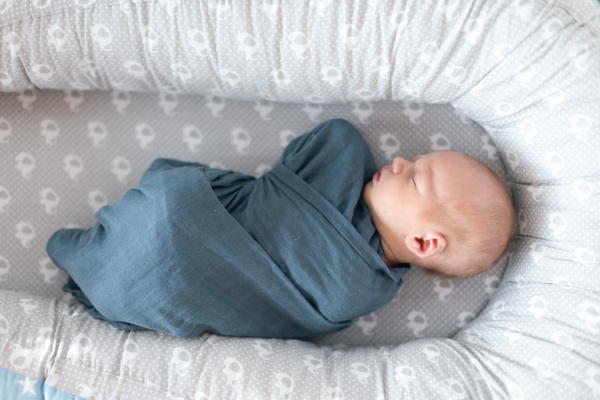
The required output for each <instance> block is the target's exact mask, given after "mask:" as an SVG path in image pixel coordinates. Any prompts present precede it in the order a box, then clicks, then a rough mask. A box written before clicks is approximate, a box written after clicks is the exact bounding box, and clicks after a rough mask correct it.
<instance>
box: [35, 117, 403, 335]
mask: <svg viewBox="0 0 600 400" xmlns="http://www.w3.org/2000/svg"><path fill="white" fill-rule="evenodd" d="M376 171H377V169H376V166H375V161H374V159H373V155H372V154H371V151H370V150H369V147H368V145H367V144H366V142H365V141H364V139H363V138H362V136H361V134H360V133H359V132H358V130H356V128H355V127H354V126H353V125H352V124H351V123H350V122H348V121H345V120H342V119H336V120H330V121H326V122H324V123H322V124H320V125H319V126H317V127H316V128H315V129H314V130H313V131H312V132H309V133H306V134H304V135H302V136H300V137H298V138H296V139H294V140H293V141H292V142H290V144H289V145H288V146H287V147H286V148H285V150H284V152H283V154H282V156H281V160H280V162H279V163H278V164H276V165H275V166H274V167H273V169H272V170H271V171H270V172H269V173H267V174H265V175H263V176H261V177H260V178H258V179H256V178H254V177H251V176H248V175H243V174H239V173H235V172H232V171H226V170H221V169H217V168H210V167H208V166H206V165H203V164H198V163H191V162H183V161H178V160H171V159H161V158H159V159H156V160H155V161H154V162H153V163H152V165H151V166H150V168H149V169H148V170H147V171H146V172H145V173H144V175H143V176H142V179H141V180H140V185H139V186H138V187H134V188H132V189H130V190H129V191H127V192H126V193H125V195H123V197H122V198H121V199H120V200H118V201H117V202H115V204H113V205H112V206H104V207H102V208H101V209H100V210H98V212H97V213H96V218H97V220H98V223H97V224H96V225H95V226H94V227H92V228H90V229H87V230H82V229H62V230H59V231H57V232H55V233H54V234H53V235H52V236H51V237H50V240H49V241H48V243H47V251H48V255H49V256H50V258H51V259H52V261H53V262H54V263H55V264H56V265H57V266H58V267H59V268H61V269H63V270H65V271H67V272H68V273H69V274H70V276H71V277H70V279H69V282H68V283H67V284H66V285H65V287H64V290H65V291H68V292H70V293H71V294H73V296H74V297H75V298H77V299H79V300H80V301H81V302H82V303H83V304H84V305H85V306H86V308H87V309H88V311H89V312H90V314H92V315H93V316H94V317H96V318H100V319H105V320H107V321H108V322H109V323H111V324H112V325H113V326H115V327H117V328H120V329H140V328H148V329H154V330H158V331H162V332H167V333H169V334H172V335H174V336H178V337H194V336H198V335H201V334H202V333H204V332H206V331H210V332H215V333H219V334H223V335H235V336H253V337H274V338H296V337H306V336H314V335H318V334H325V333H329V332H334V331H338V330H340V329H343V328H346V327H348V326H350V324H351V319H353V318H357V317H359V316H361V315H366V314H369V313H370V312H372V311H374V310H376V309H378V308H380V307H381V306H383V305H384V304H386V303H387V302H389V301H390V300H391V299H392V298H393V297H394V295H395V294H396V292H397V291H398V289H399V288H400V285H401V284H402V275H403V274H404V273H406V272H407V271H408V269H409V268H410V265H409V264H400V265H399V266H398V267H395V268H392V269H389V268H387V266H386V265H385V263H384V262H383V260H382V258H381V256H382V254H383V250H382V247H381V240H380V236H379V234H378V232H377V230H376V229H375V227H374V225H373V223H372V221H371V216H370V214H369V211H368V209H367V207H366V205H365V203H364V201H363V200H362V196H361V194H362V188H363V186H364V184H365V183H367V182H368V181H369V180H370V179H371V177H372V175H373V174H374V173H375V172H376Z"/></svg>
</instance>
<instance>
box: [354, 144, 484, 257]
mask: <svg viewBox="0 0 600 400" xmlns="http://www.w3.org/2000/svg"><path fill="white" fill-rule="evenodd" d="M477 169H478V168H477V167H476V166H474V164H473V163H472V162H470V161H469V159H468V157H466V156H465V155H464V154H462V153H458V152H455V151H436V152H433V153H429V154H425V155H418V156H415V157H414V158H413V159H412V160H411V161H408V160H406V159H404V158H402V157H397V158H395V159H394V160H393V162H392V164H390V165H386V166H385V167H383V168H382V169H381V171H380V172H377V173H375V175H374V176H373V180H372V181H371V182H369V183H367V185H366V186H365V188H364V192H363V199H364V200H365V202H366V204H367V206H368V208H369V211H370V212H371V216H372V219H373V222H374V224H375V226H376V228H377V230H378V231H379V232H380V234H381V235H382V237H383V238H384V239H385V240H386V242H387V243H388V246H394V245H395V244H398V240H400V241H404V238H405V237H406V235H407V234H408V233H410V232H414V231H415V230H424V229H437V226H436V218H435V217H436V210H438V209H439V208H440V206H441V205H442V204H444V203H445V202H447V201H450V200H451V201H469V202H473V203H472V204H478V202H484V201H486V197H487V196H486V195H485V193H486V192H487V189H488V186H489V187H490V188H491V187H492V186H490V185H492V182H491V181H490V182H488V181H486V180H482V179H481V175H480V174H477V172H478V171H477ZM491 192H492V193H493V192H495V190H491ZM394 239H396V240H397V241H396V243H395V244H394V241H393V240H394Z"/></svg>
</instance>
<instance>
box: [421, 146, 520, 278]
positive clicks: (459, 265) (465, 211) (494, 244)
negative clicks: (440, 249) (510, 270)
mask: <svg viewBox="0 0 600 400" xmlns="http://www.w3.org/2000/svg"><path fill="white" fill-rule="evenodd" d="M470 158H472V157H470ZM472 161H473V162H474V163H476V164H477V165H478V166H479V167H484V168H483V169H482V171H483V172H484V173H486V174H487V175H488V176H491V177H492V178H493V179H494V181H495V183H496V184H497V185H499V187H501V188H502V189H503V190H502V195H501V198H500V199H498V200H499V201H494V202H490V203H487V204H486V205H485V206H483V207H479V208H478V209H474V208H472V207H470V204H467V203H465V202H460V201H459V202H451V203H447V204H444V205H443V206H442V207H441V208H440V212H441V215H442V220H449V221H450V223H449V224H445V225H446V226H447V228H448V229H447V231H446V235H447V236H448V239H449V240H450V242H452V243H462V244H461V245H460V247H462V249H461V250H453V251H451V253H453V256H454V257H455V259H452V257H451V256H450V255H449V254H448V255H446V258H445V260H444V263H445V264H446V265H450V266H452V268H451V269H452V270H453V271H462V272H461V273H460V274H457V275H451V274H448V273H444V272H441V271H439V270H438V268H435V267H433V266H427V267H428V268H424V269H425V272H426V273H428V274H432V275H436V276H438V277H441V278H463V279H467V278H472V277H474V276H476V275H479V274H480V273H482V272H484V271H487V270H488V269H489V268H491V267H492V266H493V265H494V264H496V263H497V262H498V261H499V260H500V259H501V258H502V257H503V256H504V255H505V254H506V253H507V251H508V249H509V246H510V243H511V242H512V240H513V238H514V236H515V234H516V231H517V214H516V212H515V209H514V207H513V204H512V198H511V196H510V194H509V192H508V190H507V189H506V186H505V185H504V182H503V181H502V178H500V176H498V174H497V173H496V172H495V171H494V170H492V169H491V168H490V167H488V166H487V165H485V164H484V163H482V162H481V161H479V160H477V159H475V158H472ZM505 208H508V210H509V215H508V222H507V220H506V217H507V215H506V211H505V210H504V209H505ZM483 218H485V221H486V224H487V225H488V226H490V227H493V230H489V229H488V230H484V231H483V234H482V235H478V236H475V235H474V234H473V231H472V228H473V226H474V225H476V224H478V223H480V222H481V221H482V219H483ZM498 229H500V230H501V232H500V234H498ZM498 237H502V241H501V242H500V243H501V244H502V245H503V247H502V249H501V251H500V249H499V248H498V243H499V240H498ZM490 248H491V249H495V251H494V253H498V255H497V256H496V258H495V259H494V261H493V262H492V263H490V262H489V261H488V260H489V249H490ZM456 251H459V252H460V254H456ZM466 258H468V259H469V261H467V262H465V259H466Z"/></svg>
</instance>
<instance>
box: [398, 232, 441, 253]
mask: <svg viewBox="0 0 600 400" xmlns="http://www.w3.org/2000/svg"><path fill="white" fill-rule="evenodd" d="M405 244H406V247H408V249H409V250H410V251H412V252H413V253H414V254H415V255H416V256H417V257H419V258H427V257H431V256H433V255H435V254H438V253H441V252H442V250H444V248H445V247H446V238H445V237H444V235H442V234H441V233H440V232H437V231H433V230H430V231H426V232H417V233H411V234H408V235H407V236H406V239H405Z"/></svg>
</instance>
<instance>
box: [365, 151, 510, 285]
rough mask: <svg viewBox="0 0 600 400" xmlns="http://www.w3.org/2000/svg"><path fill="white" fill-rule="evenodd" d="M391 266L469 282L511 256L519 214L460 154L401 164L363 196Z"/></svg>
mask: <svg viewBox="0 0 600 400" xmlns="http://www.w3.org/2000/svg"><path fill="white" fill-rule="evenodd" d="M363 199H364V200H365V203H366V204H367V207H368V208H369V211H370V212H371V218H372V219H373V223H374V224H375V227H376V228H377V230H378V231H379V233H380V235H381V241H382V245H383V249H384V261H385V262H386V263H387V264H388V266H393V265H396V264H398V263H401V262H409V263H411V264H416V265H419V266H421V267H423V268H424V269H425V270H426V271H427V272H429V273H433V274H436V275H439V276H444V277H453V278H469V277H473V276H475V275H478V274H480V273H481V272H484V271H486V270H487V269H489V268H490V267H491V266H492V265H493V264H494V263H495V262H496V261H498V259H499V258H500V257H501V256H502V255H503V254H504V253H505V251H506V249H507V247H508V245H509V243H510V241H511V240H512V238H513V236H514V234H515V231H516V223H517V218H516V213H515V210H514V208H513V205H512V200H511V198H510V195H509V194H508V191H507V190H506V188H505V186H504V184H503V182H502V179H500V177H499V176H498V175H497V174H496V173H495V172H494V171H492V170H491V169H489V168H488V167H487V166H486V165H485V164H483V163H482V162H481V161H479V160H477V159H475V158H473V157H471V156H469V155H467V154H464V153H459V152H456V151H436V152H433V153H429V154H425V155H418V156H416V157H414V158H413V159H412V161H408V160H405V159H404V158H402V157H397V158H395V159H394V161H393V163H392V164H391V165H387V166H385V167H383V168H382V169H381V171H380V172H377V173H375V175H374V176H373V180H372V181H371V182H369V183H367V185H366V186H365V188H364V191H363Z"/></svg>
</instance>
